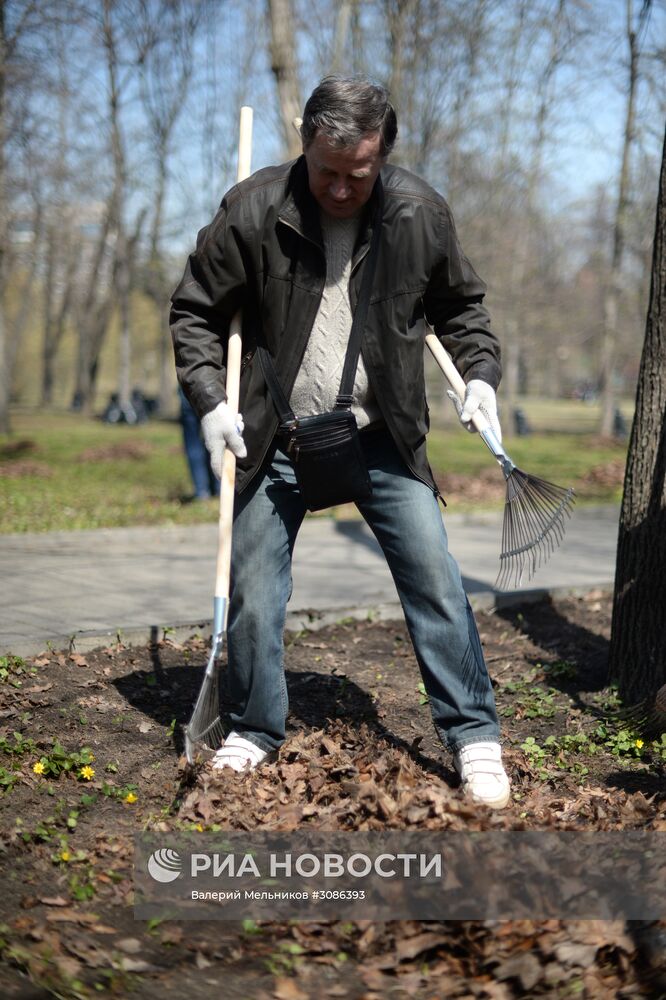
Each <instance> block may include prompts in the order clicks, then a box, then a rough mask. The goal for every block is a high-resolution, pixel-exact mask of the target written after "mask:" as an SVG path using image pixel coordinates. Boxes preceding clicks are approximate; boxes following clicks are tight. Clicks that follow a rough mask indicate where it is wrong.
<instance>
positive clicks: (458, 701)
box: [227, 431, 499, 751]
mask: <svg viewBox="0 0 666 1000" xmlns="http://www.w3.org/2000/svg"><path fill="white" fill-rule="evenodd" d="M361 441H362V442H363V448H364V451H365V455H366V459H367V462H368V469H369V472H370V478H371V480H372V487H373V493H372V496H371V497H370V499H369V500H365V501H363V502H362V503H359V504H358V508H359V510H360V512H361V514H362V515H363V517H364V518H365V520H366V522H367V523H368V525H369V526H370V528H371V529H372V531H373V532H374V534H375V537H376V538H377V541H378V542H379V544H380V546H381V548H382V550H383V552H384V555H385V556H386V559H387V562H388V565H389V568H390V570H391V573H392V575H393V579H394V581H395V584H396V588H397V591H398V594H399V597H400V601H401V603H402V607H403V611H404V614H405V620H406V622H407V627H408V629H409V634H410V636H411V639H412V643H413V646H414V650H415V653H416V658H417V661H418V665H419V667H420V670H421V677H422V679H423V684H424V686H425V690H426V692H427V694H428V698H429V702H430V708H431V711H432V716H433V721H434V724H435V729H436V730H437V733H438V735H439V737H440V739H441V740H442V742H443V743H444V745H445V746H448V747H449V748H450V749H451V750H457V749H459V748H460V747H462V746H464V744H466V743H475V742H477V741H478V740H493V741H497V740H498V739H499V726H498V722H497V714H496V711H495V699H494V696H493V691H492V686H491V683H490V679H489V677H488V671H487V669H486V665H485V662H484V659H483V652H482V649H481V642H480V640H479V634H478V631H477V628H476V623H475V621H474V616H473V613H472V609H471V608H470V606H469V602H468V600H467V597H466V595H465V592H464V590H463V586H462V581H461V578H460V571H459V569H458V565H457V563H456V562H455V560H454V559H453V557H452V556H451V555H450V553H449V550H448V543H447V537H446V531H445V529H444V523H443V521H442V515H441V512H440V509H439V506H438V503H437V499H436V498H435V496H434V494H433V492H432V490H431V489H430V488H429V487H428V486H427V485H426V484H425V483H422V482H420V481H419V480H418V479H416V478H415V477H414V476H413V475H412V474H411V473H410V471H409V469H408V468H407V467H406V465H405V464H404V462H403V461H402V459H401V457H400V455H399V453H398V451H397V449H396V446H395V444H394V442H393V440H392V438H391V437H390V435H389V434H388V432H387V431H379V432H377V431H371V432H368V433H366V434H363V433H362V434H361ZM304 515H305V506H304V504H303V500H302V499H301V495H300V492H299V489H298V486H297V484H296V477H295V474H294V469H293V466H292V464H291V462H290V460H289V458H288V457H287V455H286V454H285V453H284V452H283V451H281V450H280V449H279V448H278V450H277V451H275V452H274V454H273V453H271V455H270V456H269V458H268V459H267V463H266V465H265V466H264V469H263V470H262V471H261V472H259V473H258V474H257V480H256V481H255V483H254V484H252V485H251V486H250V487H249V488H248V490H247V491H246V492H245V493H242V494H241V495H240V496H239V497H237V498H236V506H235V511H234V531H233V543H232V567H231V595H230V603H229V618H228V628H227V641H228V652H229V695H230V697H231V700H232V702H233V703H234V708H233V710H232V711H231V712H230V718H231V722H232V724H233V728H234V730H235V731H236V732H240V733H242V734H243V735H244V736H245V738H246V739H248V740H250V741H251V742H253V743H256V744H257V746H259V747H261V748H262V749H264V750H268V751H270V750H274V749H277V748H278V747H280V746H281V745H282V743H283V742H284V740H285V722H286V717H287V710H288V704H289V702H288V697H287V686H286V682H285V676H284V664H283V631H284V625H285V619H286V609H287V601H288V600H289V596H290V594H291V558H292V553H293V549H294V543H295V541H296V536H297V534H298V530H299V528H300V526H301V523H302V521H303V517H304Z"/></svg>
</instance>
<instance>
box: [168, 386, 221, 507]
mask: <svg viewBox="0 0 666 1000" xmlns="http://www.w3.org/2000/svg"><path fill="white" fill-rule="evenodd" d="M178 395H179V398H180V423H181V427H182V428H183V444H184V446H185V457H186V458H187V464H188V467H189V470H190V476H191V477H192V485H193V486H194V495H195V496H196V497H199V499H202V500H203V499H206V498H207V497H211V496H215V495H218V494H219V492H220V480H219V479H218V478H217V476H216V475H215V473H214V472H213V470H212V469H211V467H210V455H209V454H208V449H207V448H206V445H205V444H204V441H203V437H202V436H201V424H200V423H199V418H198V417H197V415H196V413H195V412H194V410H193V409H192V407H191V406H190V404H189V402H188V401H187V397H186V396H185V393H184V392H183V390H182V389H180V388H179V389H178Z"/></svg>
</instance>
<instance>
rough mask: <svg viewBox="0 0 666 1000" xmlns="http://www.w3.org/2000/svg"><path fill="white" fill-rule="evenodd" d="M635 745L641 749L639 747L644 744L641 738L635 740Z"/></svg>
mask: <svg viewBox="0 0 666 1000" xmlns="http://www.w3.org/2000/svg"><path fill="white" fill-rule="evenodd" d="M636 746H637V747H638V749H639V750H640V749H641V747H642V746H644V744H643V740H636Z"/></svg>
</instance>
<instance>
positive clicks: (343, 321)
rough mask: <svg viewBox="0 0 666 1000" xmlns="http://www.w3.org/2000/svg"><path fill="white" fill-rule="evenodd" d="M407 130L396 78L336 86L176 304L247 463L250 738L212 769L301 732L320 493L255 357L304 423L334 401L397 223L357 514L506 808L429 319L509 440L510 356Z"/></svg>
mask: <svg viewBox="0 0 666 1000" xmlns="http://www.w3.org/2000/svg"><path fill="white" fill-rule="evenodd" d="M396 135H397V123H396V116H395V112H394V110H393V107H392V106H391V104H390V101H389V99H388V95H387V93H386V91H385V90H384V89H383V88H382V87H377V86H374V85H373V84H371V83H369V82H367V81H360V80H348V79H339V78H335V77H329V78H327V79H325V80H323V81H322V82H321V83H320V85H319V86H318V87H317V88H316V89H315V90H314V92H313V93H312V95H311V97H310V99H309V100H308V102H307V104H306V107H305V111H304V116H303V123H302V126H301V137H302V140H303V156H301V157H299V159H297V160H296V161H295V162H292V163H287V164H284V165H281V166H277V167H269V168H267V169H264V170H260V171H258V172H257V173H256V174H254V175H253V176H252V177H250V178H249V179H248V180H246V181H243V182H242V183H240V184H238V185H236V186H235V187H234V188H232V189H231V191H229V192H228V194H227V195H226V196H225V198H224V199H223V201H222V204H221V206H220V209H219V211H218V213H217V215H216V216H215V218H214V219H213V221H212V223H211V224H210V225H209V226H208V227H207V228H205V229H204V230H202V231H201V233H200V234H199V238H198V241H197V249H196V251H195V252H194V253H193V254H192V255H191V256H190V258H189V261H188V264H187V267H186V270H185V275H184V277H183V280H182V281H181V283H180V285H179V286H178V288H177V289H176V291H175V293H174V296H173V300H172V301H173V308H172V315H171V324H172V333H173V339H174V345H175V353H176V366H177V371H178V378H179V381H180V384H181V385H182V387H183V389H184V391H185V393H186V394H187V396H188V398H189V399H190V401H191V402H192V405H193V406H194V408H195V410H196V411H197V413H198V414H199V416H200V417H201V418H202V427H203V431H204V437H205V440H206V444H207V446H208V448H209V449H210V451H211V454H212V456H213V468H214V469H216V471H218V472H219V470H220V464H221V458H222V452H223V449H224V447H225V446H228V447H230V448H231V449H232V451H233V452H234V454H236V455H237V457H238V467H237V478H236V488H237V496H236V503H235V510H234V531H233V551H232V570H231V579H232V582H231V595H230V605H229V621H228V630H227V640H228V654H229V684H230V694H231V697H232V700H233V703H234V708H233V710H232V711H231V713H230V718H231V722H232V725H233V730H232V732H231V733H230V734H229V736H228V737H227V739H226V740H225V742H224V744H223V746H222V747H221V748H220V749H219V750H218V752H217V754H216V757H215V760H214V766H216V767H232V768H234V769H236V770H241V769H242V768H244V767H256V766H257V765H258V764H260V763H261V762H262V761H266V760H267V759H272V758H274V756H275V753H276V751H277V750H278V749H279V747H280V746H281V745H282V743H283V742H284V739H285V720H286V715H287V707H288V699H287V690H286V685H285V677H284V667H283V639H282V637H283V630H284V623H285V616H286V605H287V601H288V599H289V595H290V591H291V555H292V551H293V547H294V542H295V540H296V535H297V533H298V530H299V527H300V525H301V522H302V520H303V517H304V515H305V504H304V502H303V498H302V496H301V494H300V491H299V489H298V486H297V484H296V479H295V473H294V467H293V464H292V462H291V459H290V457H289V455H288V454H287V451H286V444H285V441H284V439H283V437H282V436H281V434H280V433H279V432H278V416H277V412H276V409H275V405H274V403H273V399H272V397H271V394H270V393H269V391H268V389H267V386H266V381H265V378H264V374H263V370H262V365H260V364H259V363H258V358H257V356H256V354H255V352H256V348H257V346H258V345H259V346H264V347H266V348H267V350H268V351H269V352H270V355H271V357H272V360H273V362H274V366H275V371H276V374H277V377H278V380H279V383H280V385H281V387H282V389H283V391H284V393H285V394H286V396H287V398H288V399H289V402H290V404H291V408H292V409H293V410H294V411H295V413H296V414H297V415H298V416H306V415H311V414H316V413H323V412H327V411H329V410H331V409H332V408H333V404H334V401H335V397H336V393H337V390H338V385H339V382H340V374H341V370H342V365H343V362H344V355H345V350H346V344H347V341H348V339H349V333H350V329H351V323H352V316H353V312H354V309H355V306H356V302H357V298H358V292H359V287H360V283H361V277H362V274H363V270H364V266H365V265H366V263H367V257H368V248H369V245H370V240H371V230H372V227H373V225H380V226H381V229H380V240H379V249H378V258H377V264H376V271H375V274H374V280H373V285H372V295H371V300H370V307H369V310H368V314H367V318H366V322H365V328H364V334H363V342H362V351H361V357H360V359H359V364H358V368H357V372H356V381H355V383H354V393H353V412H354V414H355V416H356V419H357V423H358V426H359V428H360V438H361V442H362V447H363V452H364V455H365V458H366V460H367V464H368V470H369V475H370V480H371V483H372V494H371V496H370V497H369V498H366V499H364V500H360V501H359V502H358V507H359V510H360V511H361V514H362V515H363V517H364V518H365V520H366V521H367V523H368V524H369V526H370V527H371V529H372V530H373V532H374V534H375V536H376V537H377V539H378V541H379V543H380V545H381V546H382V549H383V551H384V554H385V555H386V558H387V561H388V564H389V567H390V569H391V572H392V574H393V577H394V580H395V583H396V587H397V590H398V593H399V596H400V599H401V602H402V606H403V609H404V612H405V618H406V621H407V625H408V628H409V631H410V635H411V638H412V642H413V645H414V649H415V652H416V657H417V660H418V663H419V667H420V670H421V674H422V678H423V682H424V685H425V689H426V692H427V694H428V698H429V702H430V707H431V710H432V715H433V721H434V724H435V728H436V730H437V732H438V735H439V736H440V738H441V740H442V741H443V743H444V744H445V745H446V746H448V747H449V748H450V749H451V750H452V751H453V754H454V763H455V766H456V768H457V770H458V772H459V774H460V776H461V779H462V784H463V788H464V790H465V792H466V793H467V794H468V795H470V796H471V797H472V798H473V799H474V800H475V801H477V802H482V803H485V804H486V805H488V806H491V807H494V808H502V807H503V806H505V805H506V804H507V802H508V800H509V796H510V789H509V781H508V778H507V776H506V773H505V771H504V769H503V767H502V763H501V749H500V745H499V727H498V723H497V716H496V712H495V704H494V698H493V693H492V687H491V684H490V680H489V678H488V673H487V670H486V666H485V663H484V659H483V653H482V650H481V643H480V640H479V635H478V632H477V628H476V624H475V622H474V617H473V614H472V611H471V609H470V606H469V602H468V601H467V598H466V596H465V593H464V591H463V588H462V583H461V579H460V573H459V570H458V567H457V565H456V563H455V561H454V560H453V558H452V557H451V556H450V554H449V552H448V546H447V538H446V532H445V529H444V525H443V522H442V516H441V513H440V509H439V506H438V502H437V500H438V496H439V494H438V490H437V486H436V485H435V482H434V480H433V476H432V472H431V470H430V467H429V465H428V461H427V457H426V450H425V437H426V432H427V429H428V411H427V405H426V399H425V384H424V370H423V354H424V327H423V317H425V318H426V320H427V321H428V322H429V323H430V324H431V325H432V326H433V327H434V329H435V332H436V333H437V335H438V336H439V337H440V338H441V340H442V343H443V344H444V346H445V347H446V348H447V350H448V351H449V352H450V353H451V355H452V356H453V359H454V362H455V364H456V365H457V367H458V369H459V371H460V372H461V374H462V375H463V377H464V379H465V381H466V383H467V394H466V398H465V403H464V408H461V419H462V420H463V422H465V423H469V421H470V419H471V416H472V414H473V412H474V411H475V410H476V409H477V408H478V407H479V406H481V407H483V409H484V412H485V413H486V414H487V416H488V417H489V419H491V421H492V423H493V425H494V427H495V430H496V432H497V433H498V434H499V433H500V428H499V422H498V420H497V407H496V401H495V389H496V387H497V385H498V383H499V378H500V363H499V357H500V351H499V345H498V343H497V340H496V338H495V336H494V335H493V334H492V333H491V331H490V326H489V318H488V314H487V312H486V310H485V308H484V306H483V304H482V301H483V296H484V292H485V285H484V284H483V282H482V281H481V280H480V279H479V278H478V276H477V275H476V273H475V272H474V270H473V268H472V267H471V265H470V264H469V262H468V261H467V259H466V258H465V256H464V254H463V252H462V250H461V248H460V245H459V243H458V240H457V238H456V233H455V228H454V224H453V220H452V218H451V214H450V211H449V208H448V206H447V205H446V203H445V201H444V200H443V198H442V197H441V196H440V195H439V194H437V192H435V191H434V190H433V189H432V188H431V187H429V186H428V185H427V184H425V183H424V182H423V181H422V180H420V179H419V178H417V177H415V176H414V175H413V174H411V173H409V172H407V171H405V170H402V169H400V168H397V167H393V166H390V165H389V164H388V163H387V158H388V155H389V153H390V151H391V148H392V146H393V144H394V142H395V139H396ZM378 204H381V205H382V215H381V219H380V221H379V222H378V221H377V219H378V218H379V216H378V215H377V212H376V209H377V206H378ZM239 308H242V310H243V352H244V364H243V369H242V374H241V388H240V409H241V412H242V415H243V416H242V419H240V418H239V417H238V416H237V414H235V413H233V412H231V410H230V408H229V407H228V406H227V404H226V402H225V392H224V374H225V350H226V343H227V336H228V329H229V322H230V320H231V317H232V316H233V315H234V313H235V312H236V310H237V309H239ZM243 420H244V425H245V426H244V436H243V437H241V432H242V431H243Z"/></svg>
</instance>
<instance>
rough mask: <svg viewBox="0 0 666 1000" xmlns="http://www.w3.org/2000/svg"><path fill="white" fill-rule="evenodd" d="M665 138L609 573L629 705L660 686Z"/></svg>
mask: <svg viewBox="0 0 666 1000" xmlns="http://www.w3.org/2000/svg"><path fill="white" fill-rule="evenodd" d="M664 567H666V136H665V137H664V154H663V159H662V166H661V177H660V182H659V199H658V202H657V223H656V229H655V238H654V249H653V257H652V286H651V289H650V304H649V308H648V316H647V324H646V331H645V343H644V345H643V355H642V358H641V366H640V372H639V377H638V389H637V394H636V412H635V415H634V423H633V427H632V431H631V439H630V443H629V453H628V457H627V469H626V473H625V480H624V496H623V499H622V512H621V515H620V531H619V539H618V550H617V567H616V573H615V595H614V603H613V622H612V629H611V644H610V672H611V677H613V678H614V679H615V680H617V681H618V682H619V687H620V695H621V697H622V698H623V700H625V701H626V702H627V703H629V704H636V703H638V702H640V701H643V700H644V699H647V698H650V697H651V696H652V695H653V694H654V693H655V692H656V691H657V690H658V689H659V688H660V687H661V686H662V685H663V684H664V683H665V682H666V615H665V614H664V609H665V608H666V573H665V572H664Z"/></svg>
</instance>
